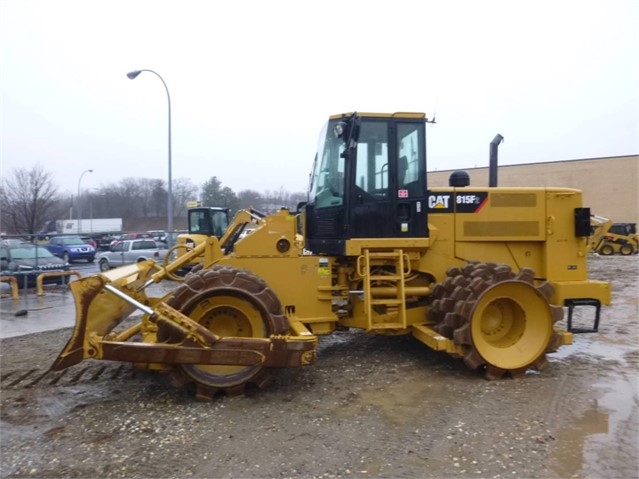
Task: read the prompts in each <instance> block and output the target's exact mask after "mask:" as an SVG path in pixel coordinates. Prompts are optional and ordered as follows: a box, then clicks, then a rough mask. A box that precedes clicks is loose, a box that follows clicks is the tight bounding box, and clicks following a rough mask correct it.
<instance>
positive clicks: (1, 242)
mask: <svg viewBox="0 0 639 479" xmlns="http://www.w3.org/2000/svg"><path fill="white" fill-rule="evenodd" d="M21 244H30V243H29V242H28V241H26V240H23V239H19V238H7V239H3V240H0V246H18V245H21Z"/></svg>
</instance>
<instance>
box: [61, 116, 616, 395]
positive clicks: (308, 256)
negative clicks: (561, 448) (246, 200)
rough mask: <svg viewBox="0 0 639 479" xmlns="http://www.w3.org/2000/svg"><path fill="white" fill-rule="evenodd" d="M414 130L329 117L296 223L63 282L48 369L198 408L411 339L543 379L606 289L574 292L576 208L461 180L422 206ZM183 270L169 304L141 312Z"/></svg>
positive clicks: (580, 225) (483, 367) (572, 200)
mask: <svg viewBox="0 0 639 479" xmlns="http://www.w3.org/2000/svg"><path fill="white" fill-rule="evenodd" d="M428 122H429V120H428V119H427V118H426V116H425V115H424V114H423V113H392V114H385V113H348V114H340V115H334V116H332V117H330V118H329V120H328V122H327V123H326V125H325V127H324V128H323V130H322V131H321V133H320V138H319V146H318V150H317V153H316V156H315V161H314V164H313V168H312V172H311V177H310V178H311V179H310V185H309V190H308V200H307V202H305V203H302V204H300V205H299V206H298V209H297V211H289V210H286V209H282V210H280V211H278V212H277V213H275V214H272V215H262V214H259V213H257V212H255V211H252V210H242V211H240V212H238V213H237V214H236V216H235V218H234V219H233V220H232V221H231V222H230V224H229V225H228V227H227V228H226V230H225V231H224V232H223V234H221V235H219V236H218V235H215V234H208V235H201V236H197V237H196V235H181V236H180V237H179V238H178V245H182V246H178V247H179V248H181V253H180V255H179V256H178V257H177V258H176V259H175V260H174V261H172V262H167V263H166V264H156V263H154V262H153V261H151V260H149V261H146V262H143V263H138V264H136V265H131V266H126V267H122V268H118V269H114V270H111V271H108V272H105V273H101V274H98V275H95V276H91V277H86V278H83V279H80V280H77V281H74V282H72V283H71V288H72V292H73V295H74V298H75V302H76V306H77V307H76V309H77V319H76V325H75V329H74V331H73V334H72V337H71V338H70V340H69V342H68V344H67V345H66V347H65V348H64V350H63V351H62V352H61V353H60V355H59V357H58V358H57V360H56V361H55V363H54V364H53V366H52V368H53V369H55V370H58V369H63V368H66V367H69V366H72V365H74V364H77V363H78V362H80V361H82V360H84V359H93V360H117V361H128V362H131V363H133V364H134V365H136V366H137V367H140V368H148V369H152V370H157V371H163V372H166V373H168V374H169V376H170V378H171V382H172V383H173V384H175V385H181V386H187V385H189V386H191V387H193V389H194V391H195V394H196V397H197V398H199V399H210V398H212V397H213V396H214V395H215V394H217V393H226V394H230V395H232V394H241V393H242V392H244V391H245V388H246V387H247V386H248V385H257V386H264V385H266V384H267V382H268V379H269V377H270V375H271V373H272V372H273V371H274V370H275V369H277V368H282V367H294V366H304V365H309V364H312V363H313V362H314V361H315V359H316V351H317V343H318V337H319V336H320V335H327V334H331V333H332V332H334V331H336V330H345V329H348V328H357V329H360V330H364V331H367V332H369V333H371V334H381V335H413V336H414V337H415V338H416V339H417V340H419V341H421V342H422V343H424V344H425V345H426V346H427V347H430V348H432V349H434V350H437V351H441V352H442V353H446V354H449V355H452V356H454V357H458V358H460V360H463V362H464V363H465V364H466V365H467V366H468V367H469V368H471V369H473V370H477V371H479V372H481V373H482V374H483V375H484V376H485V377H487V378H490V379H494V378H501V377H504V376H511V377H517V376H521V375H523V374H524V373H525V372H526V370H528V369H529V368H536V369H542V368H543V367H544V366H545V364H546V354H547V353H551V352H554V351H556V350H557V348H559V347H560V346H562V345H567V344H570V343H571V341H572V332H581V331H582V329H579V328H573V327H572V314H573V310H574V309H575V308H577V307H582V306H592V307H594V308H595V318H596V319H595V325H594V327H593V328H585V329H583V330H584V331H585V330H587V331H596V330H597V327H598V323H599V314H600V309H601V305H602V304H609V303H610V295H611V291H610V284H609V283H606V282H600V281H593V280H590V279H589V278H588V270H587V263H586V257H587V253H588V251H589V244H588V237H589V235H590V216H591V215H590V211H589V209H588V208H585V207H584V206H583V205H582V193H581V191H579V190H576V189H569V188H501V187H496V186H495V185H492V186H488V187H476V186H470V184H469V181H468V175H467V174H466V173H465V172H461V171H459V172H455V173H453V175H451V178H450V186H449V187H443V188H429V185H428V177H427V174H426V171H427V170H426V167H427V163H426V125H427V123H428ZM491 164H492V163H491ZM491 176H492V175H491ZM248 225H250V227H251V228H252V229H253V232H252V233H251V234H249V235H246V236H244V235H242V231H243V230H244V229H245V228H246V227H247V226H248ZM187 243H189V244H188V246H187ZM193 263H197V266H195V267H194V268H192V269H191V270H190V272H189V273H188V274H187V275H186V276H185V277H184V278H180V277H177V278H179V280H180V282H179V283H177V286H176V287H175V289H174V290H172V291H171V292H169V293H167V294H166V295H165V296H163V297H152V296H150V295H148V294H147V289H148V286H150V285H152V284H154V283H158V282H161V281H163V280H165V279H167V278H171V277H173V276H175V272H176V271H179V270H180V269H181V268H184V267H185V265H191V264H193ZM564 308H566V309H567V312H568V318H567V328H566V330H560V329H559V328H558V324H557V323H558V322H559V321H560V320H561V319H562V318H563V316H564ZM134 312H137V313H139V314H136V315H132V313H134ZM571 330H573V331H571Z"/></svg>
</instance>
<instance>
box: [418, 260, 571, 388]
mask: <svg viewBox="0 0 639 479" xmlns="http://www.w3.org/2000/svg"><path fill="white" fill-rule="evenodd" d="M552 293H553V287H552V285H551V284H550V283H548V282H545V283H543V284H541V285H540V286H535V282H534V273H533V271H532V270H531V269H530V268H523V269H522V270H521V271H520V272H519V273H518V274H514V273H513V272H512V270H511V268H510V267H509V266H507V265H497V264H494V263H471V264H468V265H466V266H465V267H463V268H456V267H455V268H450V269H449V270H448V272H447V278H446V279H445V281H444V282H443V283H442V284H441V285H439V286H438V287H437V288H436V289H435V290H434V291H433V296H434V298H435V300H434V301H433V303H432V307H431V310H430V311H429V319H430V320H431V321H435V322H436V323H437V324H436V326H435V329H436V330H437V331H438V332H439V333H440V334H442V335H444V336H446V337H447V338H449V339H452V340H453V341H454V342H455V344H457V345H459V346H461V347H462V349H463V351H464V354H463V357H464V362H465V364H466V365H467V366H468V367H469V368H471V369H473V370H476V369H483V370H484V372H485V376H486V377H487V378H488V379H497V378H501V377H503V376H504V375H507V374H508V375H510V376H512V377H517V376H521V375H523V374H525V372H526V370H527V369H528V368H531V367H532V368H536V369H538V370H541V369H543V368H544V367H545V365H546V353H548V352H554V351H556V350H557V348H558V347H559V345H560V341H561V338H560V336H559V335H558V334H557V333H556V332H555V331H554V324H555V323H556V322H557V321H559V320H561V319H562V317H563V309H562V308H561V307H560V306H554V305H552V304H550V298H551V296H552Z"/></svg>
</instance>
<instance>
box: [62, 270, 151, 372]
mask: <svg viewBox="0 0 639 479" xmlns="http://www.w3.org/2000/svg"><path fill="white" fill-rule="evenodd" d="M154 265H155V263H154V262H153V261H152V260H147V261H143V262H140V263H136V264H132V265H128V266H122V267H120V268H116V269H113V270H111V271H108V272H106V273H102V274H98V275H95V276H88V277H86V278H82V279H79V280H76V281H72V282H71V283H70V284H69V286H70V288H71V292H72V294H73V299H74V301H75V312H76V319H75V327H74V329H73V334H72V335H71V338H70V339H69V342H68V343H67V345H66V346H65V347H64V349H63V350H62V352H61V353H60V355H59V356H58V358H57V359H56V360H55V362H54V363H53V365H52V366H51V369H52V370H60V369H64V368H68V367H69V366H73V365H74V364H77V363H79V362H80V361H82V360H83V359H86V358H89V357H93V356H94V354H95V347H96V344H95V342H96V341H99V340H101V339H102V338H103V337H104V336H105V335H106V334H108V333H109V332H111V331H112V330H113V328H115V327H116V326H117V325H118V324H120V323H121V322H122V321H123V320H125V319H126V318H127V317H128V316H129V315H131V313H133V312H134V311H135V310H136V309H137V308H136V307H135V306H134V305H132V304H130V303H129V302H127V301H125V300H123V299H121V298H119V297H118V296H116V295H114V294H113V293H112V292H110V291H108V290H107V289H106V288H105V286H106V285H110V286H111V287H113V288H115V289H117V290H118V291H120V292H122V293H123V294H124V295H126V296H127V297H130V298H132V299H134V300H136V301H137V302H139V303H142V304H146V303H148V298H147V296H146V293H145V292H144V289H143V288H142V287H143V286H144V284H145V283H146V282H148V280H149V275H150V273H151V272H152V271H153V267H154Z"/></svg>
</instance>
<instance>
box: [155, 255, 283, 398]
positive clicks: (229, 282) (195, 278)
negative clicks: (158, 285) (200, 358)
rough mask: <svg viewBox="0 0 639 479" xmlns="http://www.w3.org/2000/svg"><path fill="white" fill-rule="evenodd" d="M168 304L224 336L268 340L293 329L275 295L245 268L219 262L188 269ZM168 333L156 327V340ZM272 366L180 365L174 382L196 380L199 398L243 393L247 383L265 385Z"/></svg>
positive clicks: (178, 383) (182, 382)
mask: <svg viewBox="0 0 639 479" xmlns="http://www.w3.org/2000/svg"><path fill="white" fill-rule="evenodd" d="M167 304H169V305H170V306H172V307H173V308H175V309H177V310H179V311H180V312H182V313H183V314H185V315H186V316H189V317H190V318H191V319H192V320H194V321H196V322H197V323H199V324H200V325H202V326H204V327H205V328H207V329H208V330H209V331H211V332H212V333H214V334H216V335H217V336H220V337H222V338H224V337H239V338H241V337H246V338H268V337H269V336H270V335H271V334H283V333H286V332H287V331H288V330H289V323H288V320H287V318H286V317H285V316H284V315H283V314H282V307H281V304H280V301H279V300H278V298H277V296H276V295H275V293H274V292H273V291H272V290H271V289H270V288H269V287H268V286H267V285H266V283H265V282H264V281H263V280H261V279H260V278H258V277H257V276H255V275H254V274H251V273H249V272H247V271H244V270H240V269H236V268H232V267H228V266H221V267H215V268H213V269H203V270H200V271H197V272H195V273H190V274H188V275H187V276H186V277H185V280H184V282H183V283H182V284H181V285H180V286H179V287H178V288H177V289H176V290H175V293H174V294H173V296H172V297H171V298H170V299H169V300H168V301H167ZM166 335H170V332H163V331H161V330H160V331H158V339H159V340H166V338H165V337H164V336H166ZM269 376H270V370H269V369H267V368H264V367H262V366H260V365H258V366H228V365H202V364H185V365H181V366H179V367H178V369H176V371H175V372H174V374H173V382H174V383H175V384H176V385H184V384H187V383H195V386H196V395H197V397H198V398H199V399H210V398H212V397H213V395H215V394H216V393H217V392H218V391H222V392H224V393H226V394H228V395H237V394H242V393H244V392H245V388H246V386H247V385H249V384H253V385H256V386H258V387H261V386H264V385H265V384H266V383H267V381H268V378H269Z"/></svg>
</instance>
